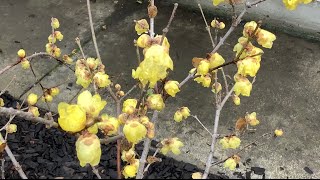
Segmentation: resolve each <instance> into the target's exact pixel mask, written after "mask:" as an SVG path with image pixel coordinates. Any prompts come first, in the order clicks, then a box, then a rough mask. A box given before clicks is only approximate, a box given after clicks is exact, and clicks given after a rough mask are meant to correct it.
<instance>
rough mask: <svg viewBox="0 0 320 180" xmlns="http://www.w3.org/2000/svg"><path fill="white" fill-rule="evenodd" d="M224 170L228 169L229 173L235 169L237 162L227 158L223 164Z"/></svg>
mask: <svg viewBox="0 0 320 180" xmlns="http://www.w3.org/2000/svg"><path fill="white" fill-rule="evenodd" d="M223 166H224V168H228V169H230V170H231V171H233V170H235V169H236V167H237V162H236V160H234V159H233V158H229V159H227V160H226V161H225V162H224V165H223Z"/></svg>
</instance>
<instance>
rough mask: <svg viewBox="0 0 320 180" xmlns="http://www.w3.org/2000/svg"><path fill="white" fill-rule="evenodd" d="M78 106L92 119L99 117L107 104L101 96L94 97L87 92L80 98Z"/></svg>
mask: <svg viewBox="0 0 320 180" xmlns="http://www.w3.org/2000/svg"><path fill="white" fill-rule="evenodd" d="M77 104H78V105H79V106H80V107H81V108H83V109H84V110H85V112H86V113H87V114H88V115H90V116H91V117H98V115H99V113H100V111H101V110H102V109H103V108H104V107H105V105H106V104H107V102H106V101H102V100H101V97H100V95H99V94H96V95H94V96H92V95H91V93H90V92H89V91H88V90H86V91H83V92H82V93H81V94H80V95H79V96H78V102H77Z"/></svg>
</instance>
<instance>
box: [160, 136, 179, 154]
mask: <svg viewBox="0 0 320 180" xmlns="http://www.w3.org/2000/svg"><path fill="white" fill-rule="evenodd" d="M161 144H162V148H161V150H160V152H161V153H162V154H164V155H166V154H167V153H168V152H169V151H172V153H173V154H175V155H178V154H180V153H181V151H180V148H181V147H182V146H184V145H183V143H182V142H181V141H179V139H178V138H170V139H164V140H163V141H161Z"/></svg>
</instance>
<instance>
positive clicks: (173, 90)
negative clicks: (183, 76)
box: [164, 81, 180, 97]
mask: <svg viewBox="0 0 320 180" xmlns="http://www.w3.org/2000/svg"><path fill="white" fill-rule="evenodd" d="M164 89H165V90H166V92H167V93H168V94H169V95H170V96H172V97H175V96H176V94H177V93H178V92H180V89H179V82H178V81H168V82H166V84H165V85H164Z"/></svg>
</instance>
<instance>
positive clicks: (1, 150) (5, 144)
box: [0, 143, 7, 153]
mask: <svg viewBox="0 0 320 180" xmlns="http://www.w3.org/2000/svg"><path fill="white" fill-rule="evenodd" d="M6 146H7V143H1V144H0V153H3V151H4V149H5V148H6Z"/></svg>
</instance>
